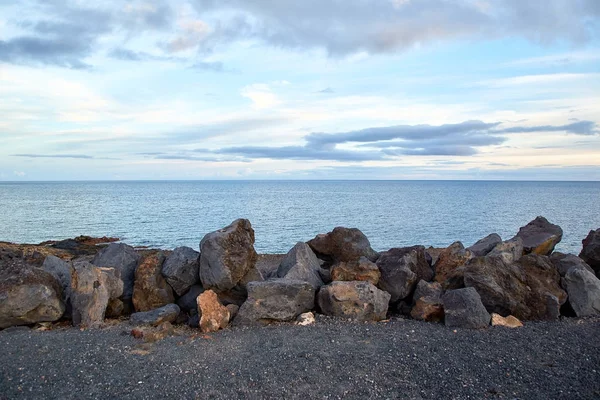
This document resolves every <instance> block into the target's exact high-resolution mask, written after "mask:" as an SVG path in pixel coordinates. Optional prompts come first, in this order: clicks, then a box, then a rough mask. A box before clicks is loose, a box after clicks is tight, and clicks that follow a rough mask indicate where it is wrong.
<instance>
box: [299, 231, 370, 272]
mask: <svg viewBox="0 0 600 400" xmlns="http://www.w3.org/2000/svg"><path fill="white" fill-rule="evenodd" d="M307 243H308V245H309V246H310V248H311V249H312V250H313V251H314V252H315V254H316V255H317V256H318V257H319V258H321V259H323V260H327V261H329V262H330V263H331V264H333V263H336V262H339V261H352V260H358V259H359V258H360V257H367V258H368V259H369V260H371V261H376V260H377V257H378V254H377V252H376V251H375V250H373V249H372V248H371V243H370V242H369V239H367V237H366V236H365V235H364V233H362V232H361V231H360V230H359V229H357V228H344V227H340V226H338V227H337V228H334V229H333V231H331V232H329V233H326V234H320V235H317V236H316V237H315V238H314V239H311V240H309V241H308V242H307Z"/></svg>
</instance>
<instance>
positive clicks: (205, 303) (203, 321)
mask: <svg viewBox="0 0 600 400" xmlns="http://www.w3.org/2000/svg"><path fill="white" fill-rule="evenodd" d="M198 315H200V329H201V330H202V332H205V333H207V332H216V331H218V330H219V329H225V328H226V327H227V324H229V317H230V314H229V310H228V309H227V307H225V306H224V305H222V304H221V303H220V302H219V298H218V297H217V294H216V293H215V292H213V291H212V290H206V291H205V292H203V293H202V294H201V295H200V296H198Z"/></svg>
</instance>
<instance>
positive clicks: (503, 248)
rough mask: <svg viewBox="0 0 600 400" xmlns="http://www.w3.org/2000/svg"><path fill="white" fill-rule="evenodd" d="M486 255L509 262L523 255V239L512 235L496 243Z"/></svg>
mask: <svg viewBox="0 0 600 400" xmlns="http://www.w3.org/2000/svg"><path fill="white" fill-rule="evenodd" d="M487 255H488V256H489V257H495V258H500V259H501V260H502V261H503V262H504V263H506V264H511V263H513V262H515V261H518V260H519V259H520V258H521V256H523V240H522V239H521V238H520V237H514V238H512V239H510V240H506V241H504V242H502V243H498V244H497V245H496V247H494V248H493V249H492V251H490V252H489V253H488V254H487Z"/></svg>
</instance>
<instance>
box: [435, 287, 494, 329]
mask: <svg viewBox="0 0 600 400" xmlns="http://www.w3.org/2000/svg"><path fill="white" fill-rule="evenodd" d="M442 303H443V305H444V323H445V324H446V326H448V327H450V328H470V329H478V328H486V327H487V326H488V325H489V324H490V319H491V317H490V314H489V313H488V312H487V310H486V309H485V307H484V306H483V303H482V302H481V298H480V297H479V294H478V293H477V291H476V290H475V289H474V288H472V287H468V288H464V289H456V290H449V291H447V292H446V293H445V294H444V296H443V297H442Z"/></svg>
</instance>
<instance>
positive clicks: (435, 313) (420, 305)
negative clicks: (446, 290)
mask: <svg viewBox="0 0 600 400" xmlns="http://www.w3.org/2000/svg"><path fill="white" fill-rule="evenodd" d="M410 316H411V317H412V318H414V319H418V320H421V321H427V322H441V321H443V320H444V305H443V304H442V300H441V298H439V297H430V296H422V297H419V298H418V299H417V300H416V301H415V305H414V306H413V308H412V309H411V310H410Z"/></svg>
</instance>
